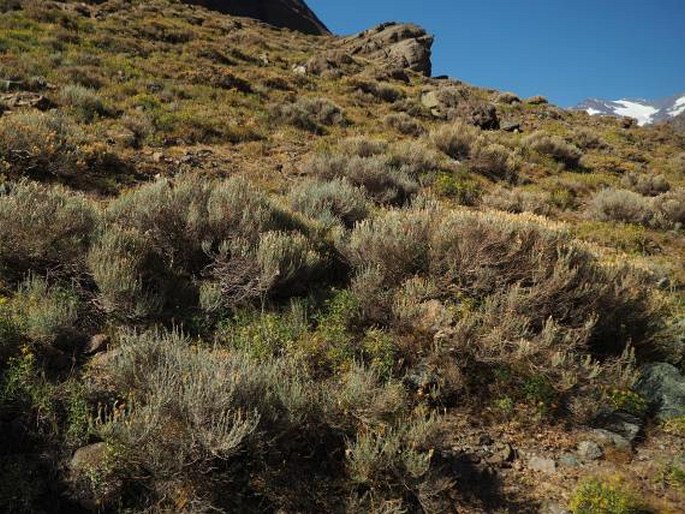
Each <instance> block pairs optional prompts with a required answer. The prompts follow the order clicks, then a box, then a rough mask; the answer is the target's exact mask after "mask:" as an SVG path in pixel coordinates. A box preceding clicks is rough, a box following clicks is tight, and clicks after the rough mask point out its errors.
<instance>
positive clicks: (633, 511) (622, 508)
mask: <svg viewBox="0 0 685 514" xmlns="http://www.w3.org/2000/svg"><path fill="white" fill-rule="evenodd" d="M570 507H571V511H572V512H573V514H639V513H640V512H645V511H644V508H643V507H642V506H641V502H640V500H639V498H638V496H637V495H636V494H635V493H633V492H632V491H630V490H629V489H628V487H627V486H626V485H625V484H624V483H622V482H621V480H620V479H618V478H608V479H598V478H593V479H589V480H586V481H584V482H583V483H581V484H580V485H579V486H578V488H577V489H576V490H575V492H574V493H573V497H572V498H571V504H570Z"/></svg>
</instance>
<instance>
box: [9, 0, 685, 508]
mask: <svg viewBox="0 0 685 514" xmlns="http://www.w3.org/2000/svg"><path fill="white" fill-rule="evenodd" d="M431 44H432V37H431V36H429V35H428V34H426V31H425V30H423V29H421V28H420V27H417V26H414V25H401V24H382V25H379V26H378V27H375V28H371V29H369V30H366V31H363V32H361V33H360V34H358V35H355V36H350V37H345V38H340V37H335V36H318V35H310V34H305V33H302V32H299V31H292V30H288V29H276V28H274V27H273V26H271V25H268V24H265V23H263V22H260V21H257V20H253V19H249V18H242V17H241V18H236V17H234V16H230V15H225V14H222V13H219V12H217V11H213V10H209V9H206V8H203V7H198V6H188V5H183V4H182V3H181V2H178V1H172V0H145V1H142V0H107V1H104V2H103V1H97V2H90V3H88V4H84V3H82V2H80V1H74V2H65V1H49V0H43V1H40V2H38V1H36V0H25V1H15V0H12V1H11V2H4V3H3V2H0V463H2V465H0V512H12V513H21V514H23V513H35V512H42V513H46V514H52V513H64V512H69V513H75V514H81V513H86V512H102V513H104V514H109V513H115V512H130V513H132V514H134V513H143V512H147V513H153V512H174V513H176V512H178V513H191V512H192V513H204V512H229V513H230V512H240V513H246V514H252V513H254V514H258V513H259V514H261V513H265V512H266V513H276V512H289V513H294V512H301V513H303V514H309V513H320V512H330V513H332V514H349V513H367V512H407V513H408V514H427V513H442V512H446V513H452V512H455V511H456V512H460V513H462V512H463V513H482V512H521V513H523V514H534V513H537V512H541V511H543V512H544V511H549V512H559V511H562V510H564V507H566V506H567V505H568V504H569V503H571V504H572V505H581V504H583V505H585V504H591V505H603V504H606V500H607V498H606V497H605V496H606V495H610V498H609V499H608V501H612V502H614V503H615V502H620V504H621V505H627V507H626V509H627V510H631V511H635V512H636V511H639V510H640V509H639V508H638V507H645V508H649V509H648V510H650V509H651V511H656V512H679V511H680V510H682V509H681V508H680V506H681V505H682V504H683V503H684V502H685V497H684V492H683V491H682V489H681V488H680V486H679V484H680V482H678V480H679V477H680V476H681V475H682V473H683V469H682V468H683V463H681V461H680V460H679V459H678V456H679V455H682V453H683V449H684V448H683V446H684V440H683V438H682V435H683V434H684V432H683V431H682V424H681V422H682V420H679V419H678V418H676V419H675V420H674V421H672V422H666V421H663V420H662V417H661V416H666V415H667V414H669V412H666V409H662V402H661V401H660V398H654V397H653V395H650V397H649V398H648V397H647V396H645V395H644V394H643V392H641V391H642V390H640V389H636V388H635V380H636V378H637V377H639V376H641V374H642V373H645V372H644V371H641V369H642V370H643V369H644V368H642V366H643V365H644V364H647V363H653V361H655V360H668V361H669V362H671V363H672V364H663V363H662V364H660V365H658V366H657V367H656V368H655V369H656V370H657V371H658V372H660V373H662V376H665V377H666V380H667V381H668V382H667V383H666V385H667V386H668V384H671V383H675V384H676V387H678V386H677V383H678V382H677V380H678V377H679V376H680V373H681V372H680V371H679V370H682V368H683V364H685V361H683V356H684V355H685V344H683V341H682V339H683V338H682V336H683V331H682V321H681V320H682V319H683V317H682V316H683V310H682V306H683V305H685V303H684V302H683V291H685V288H684V285H685V268H684V267H683V259H682V255H684V254H685V233H684V232H683V226H684V224H685V218H684V217H685V189H684V186H685V138H683V137H682V136H680V135H678V134H677V133H676V132H674V131H672V130H671V129H670V128H669V127H668V126H661V125H660V126H653V127H651V126H650V127H638V126H635V125H634V124H627V123H625V122H624V120H620V119H617V118H612V117H603V116H597V117H591V116H589V115H588V114H587V113H585V112H580V111H567V110H564V109H560V108H559V107H556V106H554V105H550V104H549V103H547V101H546V100H545V99H544V98H542V97H534V98H530V99H525V98H523V99H522V98H519V97H517V96H516V95H514V94H512V93H502V92H499V91H495V90H491V89H482V88H477V87H473V86H471V85H469V84H466V83H463V82H461V81H458V80H451V79H442V78H441V79H438V78H433V77H430V74H429V68H430V48H431ZM674 365H675V366H674ZM676 366H678V367H676ZM654 375H655V376H652V377H651V378H652V380H650V383H652V382H654V381H658V380H659V376H657V372H655V374H654ZM647 392H648V393H649V392H650V391H649V390H648V391H647ZM664 394H665V393H664ZM673 397H674V398H675V400H674V401H671V400H670V399H669V402H668V411H673V410H675V409H677V408H678V407H677V404H676V401H677V399H678V396H677V394H676V395H673ZM638 434H639V435H638ZM604 477H611V479H610V480H606V481H605V478H604ZM654 477H659V480H658V481H657V480H655V478H654ZM607 491H608V493H607ZM635 498H639V499H641V500H644V503H646V504H648V505H646V506H643V505H635V503H636V501H635ZM642 510H644V509H642Z"/></svg>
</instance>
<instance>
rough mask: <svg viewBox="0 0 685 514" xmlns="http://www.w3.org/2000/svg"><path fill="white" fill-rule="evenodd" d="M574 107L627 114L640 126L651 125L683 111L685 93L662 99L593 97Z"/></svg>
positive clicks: (613, 114)
mask: <svg viewBox="0 0 685 514" xmlns="http://www.w3.org/2000/svg"><path fill="white" fill-rule="evenodd" d="M574 109H578V110H582V111H586V112H587V113H588V114H591V115H596V114H607V115H610V116H628V117H630V118H635V119H636V120H637V122H638V125H640V126H642V125H651V124H654V123H659V122H662V121H669V120H671V119H673V118H675V117H676V116H678V115H679V114H682V113H685V93H681V94H679V95H675V96H671V97H669V98H664V99H662V100H644V99H629V98H624V99H621V100H600V99H597V98H593V99H589V100H585V101H584V102H581V103H580V104H578V105H576V106H575V107H574Z"/></svg>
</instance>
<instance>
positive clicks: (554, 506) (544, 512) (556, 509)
mask: <svg viewBox="0 0 685 514" xmlns="http://www.w3.org/2000/svg"><path fill="white" fill-rule="evenodd" d="M540 512H541V514H571V511H570V510H568V509H566V508H564V507H562V506H561V505H559V504H558V503H556V502H552V501H550V502H547V503H545V504H544V505H543V506H542V509H540Z"/></svg>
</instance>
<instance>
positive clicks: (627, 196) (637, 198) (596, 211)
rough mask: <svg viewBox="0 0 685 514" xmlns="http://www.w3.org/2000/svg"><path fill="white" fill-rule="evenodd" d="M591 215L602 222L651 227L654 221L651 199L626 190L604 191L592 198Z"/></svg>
mask: <svg viewBox="0 0 685 514" xmlns="http://www.w3.org/2000/svg"><path fill="white" fill-rule="evenodd" d="M590 213H591V215H592V216H593V217H594V218H595V219H598V220H600V221H621V222H624V223H638V224H642V225H649V224H650V223H651V222H652V220H653V219H654V208H653V202H652V201H651V200H650V199H649V198H645V197H644V196H642V195H640V194H638V193H633V192H632V191H626V190H624V189H618V190H617V189H611V188H607V189H603V190H601V191H599V192H598V193H597V194H595V196H594V197H593V198H592V200H591V203H590Z"/></svg>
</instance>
